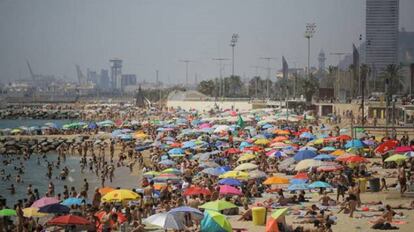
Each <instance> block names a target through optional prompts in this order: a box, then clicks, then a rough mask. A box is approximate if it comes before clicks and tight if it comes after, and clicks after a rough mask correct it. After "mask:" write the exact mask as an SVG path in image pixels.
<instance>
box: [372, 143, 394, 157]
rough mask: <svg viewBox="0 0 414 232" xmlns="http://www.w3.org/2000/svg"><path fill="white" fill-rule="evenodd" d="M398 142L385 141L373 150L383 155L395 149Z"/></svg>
mask: <svg viewBox="0 0 414 232" xmlns="http://www.w3.org/2000/svg"><path fill="white" fill-rule="evenodd" d="M397 145H398V141H397V140H387V141H385V142H383V143H381V144H380V145H379V146H378V147H377V148H375V150H374V151H375V153H381V154H384V153H386V152H387V151H391V150H393V149H394V148H395V147H397Z"/></svg>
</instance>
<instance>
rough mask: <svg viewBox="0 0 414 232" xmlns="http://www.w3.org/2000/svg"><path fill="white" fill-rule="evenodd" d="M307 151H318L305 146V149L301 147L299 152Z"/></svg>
mask: <svg viewBox="0 0 414 232" xmlns="http://www.w3.org/2000/svg"><path fill="white" fill-rule="evenodd" d="M306 150H309V151H317V150H318V149H316V148H314V147H310V146H304V147H301V148H300V149H299V151H306Z"/></svg>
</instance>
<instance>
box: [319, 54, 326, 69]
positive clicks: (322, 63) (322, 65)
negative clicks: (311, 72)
mask: <svg viewBox="0 0 414 232" xmlns="http://www.w3.org/2000/svg"><path fill="white" fill-rule="evenodd" d="M325 61H326V56H325V52H324V51H323V50H322V49H321V51H320V52H319V55H318V62H319V67H318V68H319V71H324V70H325Z"/></svg>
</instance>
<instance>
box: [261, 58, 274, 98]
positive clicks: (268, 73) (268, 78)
mask: <svg viewBox="0 0 414 232" xmlns="http://www.w3.org/2000/svg"><path fill="white" fill-rule="evenodd" d="M260 59H261V60H267V68H266V69H267V80H266V98H267V99H269V96H270V88H269V82H270V73H271V68H270V60H274V59H276V58H274V57H260Z"/></svg>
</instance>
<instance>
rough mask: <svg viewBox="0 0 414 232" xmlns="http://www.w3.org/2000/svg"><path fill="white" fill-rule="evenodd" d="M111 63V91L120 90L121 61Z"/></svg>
mask: <svg viewBox="0 0 414 232" xmlns="http://www.w3.org/2000/svg"><path fill="white" fill-rule="evenodd" d="M109 62H111V86H112V89H119V90H120V89H121V88H122V85H121V78H122V60H120V59H112V60H110V61H109Z"/></svg>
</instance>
